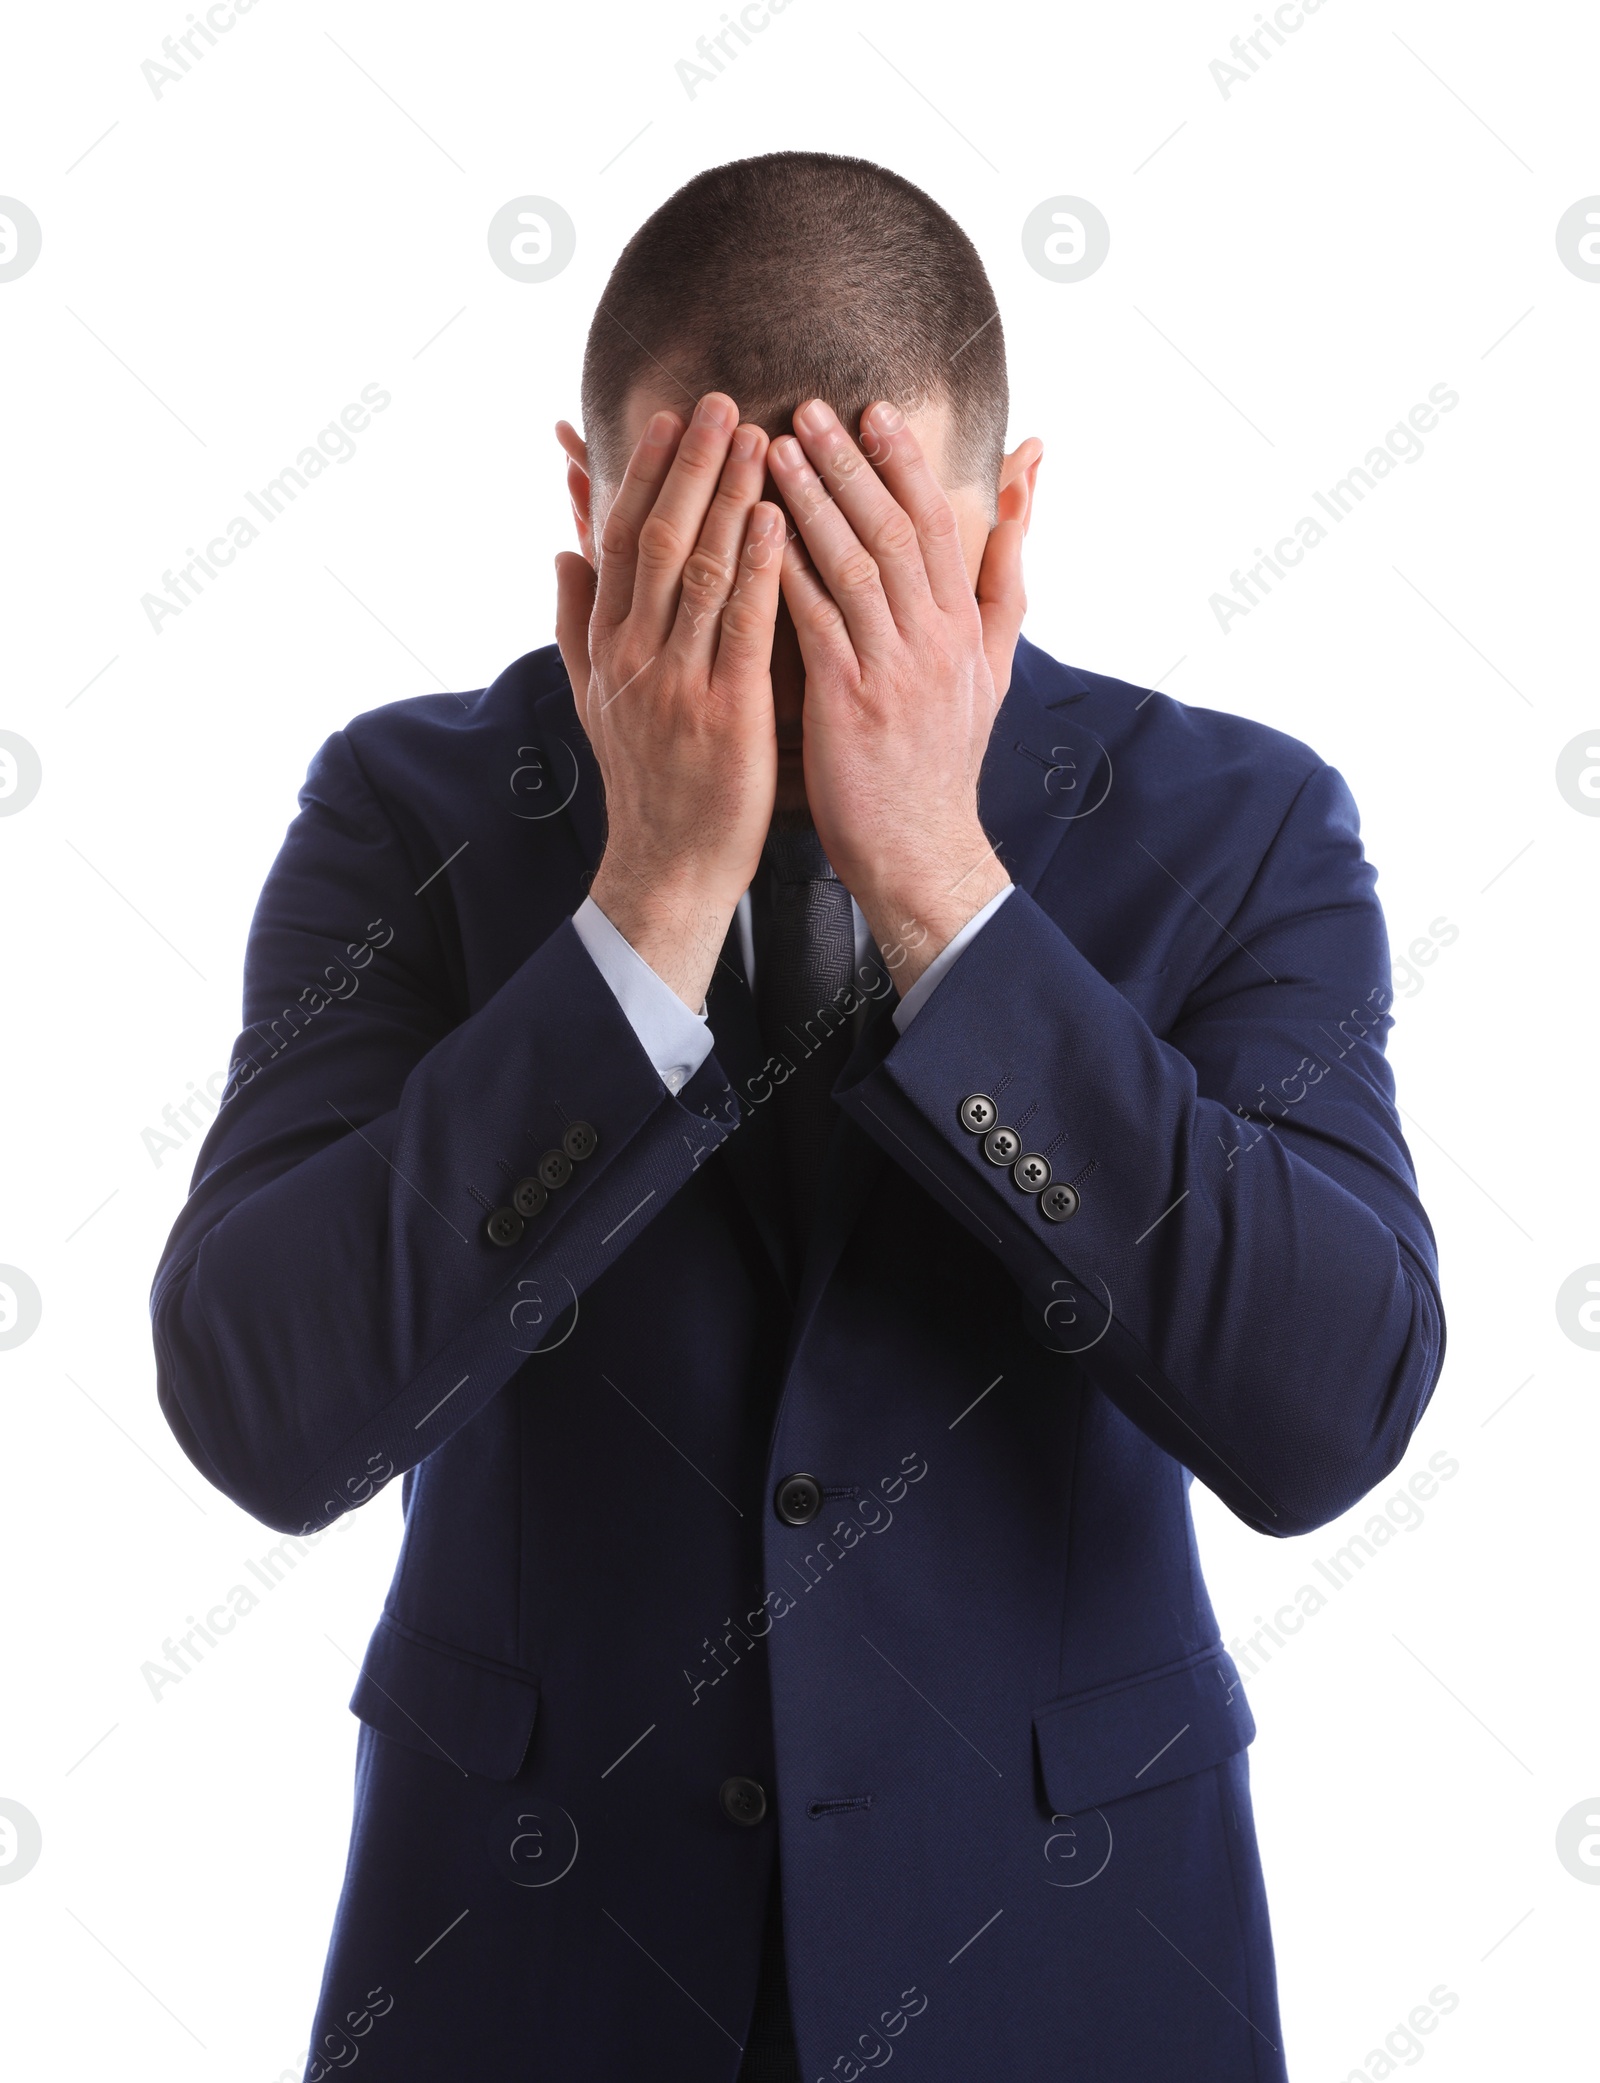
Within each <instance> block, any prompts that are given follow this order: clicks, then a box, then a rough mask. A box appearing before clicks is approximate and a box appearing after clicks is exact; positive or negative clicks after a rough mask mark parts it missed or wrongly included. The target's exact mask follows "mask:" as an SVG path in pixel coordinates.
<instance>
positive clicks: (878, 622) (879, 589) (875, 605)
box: [767, 434, 900, 658]
mask: <svg viewBox="0 0 1600 2083" xmlns="http://www.w3.org/2000/svg"><path fill="white" fill-rule="evenodd" d="M767 461H768V465H769V467H770V469H771V471H772V477H773V482H774V483H775V484H776V485H777V487H778V490H779V492H780V493H781V494H782V496H783V503H784V505H785V506H787V507H788V509H789V511H790V513H791V514H793V515H794V520H795V526H796V527H797V528H798V529H799V530H800V534H801V538H802V539H803V541H804V543H805V546H806V549H807V551H808V552H809V554H810V558H811V563H812V566H813V567H814V571H815V575H816V576H817V577H818V578H820V579H821V581H822V583H823V585H824V586H825V587H826V588H827V590H828V592H829V593H831V594H832V595H833V598H834V599H835V601H837V603H838V605H839V608H840V610H841V612H842V613H843V615H844V620H845V625H846V627H847V628H848V629H849V632H850V641H851V643H852V645H853V646H854V648H855V651H856V654H857V656H858V657H861V658H868V657H882V656H885V655H886V654H887V653H889V652H890V651H891V650H893V649H894V648H895V647H896V646H897V645H898V644H899V641H900V633H899V631H898V629H897V628H896V627H895V620H894V616H893V614H892V613H891V612H890V609H889V602H888V599H887V597H886V595H885V593H884V590H883V584H882V581H881V580H880V578H879V576H878V567H877V564H876V563H875V562H874V560H873V557H872V554H871V552H870V551H869V550H867V549H866V548H865V547H864V545H863V544H862V542H861V539H860V537H859V536H858V535H857V534H856V532H855V530H854V529H853V528H852V527H851V526H850V523H849V522H848V521H847V520H846V519H845V517H844V515H843V514H842V513H841V512H840V511H839V507H838V504H837V502H836V501H835V500H834V499H833V498H832V497H831V496H830V495H829V492H828V489H827V487H826V485H824V484H823V482H822V480H821V478H820V477H818V475H817V473H816V471H815V470H813V469H812V467H811V464H810V461H809V460H808V458H807V456H806V452H805V450H804V449H803V448H802V447H801V446H800V444H799V442H798V441H796V440H795V438H794V436H793V435H792V434H785V435H783V436H782V437H781V438H780V439H779V440H777V441H775V442H774V443H773V444H772V446H771V448H770V449H769V450H768V451H767ZM798 621H799V618H798V616H797V617H796V623H797V625H798Z"/></svg>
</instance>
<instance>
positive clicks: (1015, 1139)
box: [983, 1128, 1022, 1165]
mask: <svg viewBox="0 0 1600 2083" xmlns="http://www.w3.org/2000/svg"><path fill="white" fill-rule="evenodd" d="M983 1154H984V1156H985V1157H987V1158H988V1160H989V1162H990V1163H991V1164H1007V1165H1009V1164H1015V1163H1016V1161H1017V1159H1018V1158H1019V1157H1020V1156H1021V1155H1022V1138H1021V1136H1019V1135H1018V1134H1017V1131H1016V1130H1015V1129H1014V1128H991V1129H990V1131H989V1133H988V1134H987V1135H986V1136H985V1137H984V1139H983Z"/></svg>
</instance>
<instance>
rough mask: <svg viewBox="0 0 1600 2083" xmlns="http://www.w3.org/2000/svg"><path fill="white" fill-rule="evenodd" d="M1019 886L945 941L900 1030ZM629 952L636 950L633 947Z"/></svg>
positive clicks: (898, 1012) (905, 1008) (903, 1008)
mask: <svg viewBox="0 0 1600 2083" xmlns="http://www.w3.org/2000/svg"><path fill="white" fill-rule="evenodd" d="M1015 888H1016V884H1015V883H1014V882H1008V883H1007V884H1006V886H1005V888H1004V889H1003V890H1002V891H1001V892H1000V893H999V895H998V896H995V897H991V898H990V899H989V901H988V903H987V904H986V905H985V906H984V907H983V909H982V911H975V912H974V913H973V914H972V916H971V918H970V919H968V920H967V923H966V924H965V925H964V926H963V927H962V928H961V931H960V932H959V933H957V934H954V935H953V936H952V937H951V938H950V939H949V940H947V941H946V942H945V944H944V946H943V947H942V948H940V950H939V952H938V954H936V955H935V956H934V958H933V960H932V961H931V962H930V963H929V964H928V966H927V968H926V969H925V970H924V971H923V972H922V974H921V976H919V977H918V978H917V980H916V982H915V983H914V984H913V985H912V986H911V989H910V990H909V991H908V992H907V993H906V995H905V996H904V998H902V999H901V1001H900V1003H899V1004H898V1005H897V1006H896V1007H895V1009H894V1012H893V1014H892V1015H891V1018H892V1019H893V1021H894V1024H895V1029H896V1031H897V1032H898V1033H900V1034H904V1033H905V1031H906V1029H907V1028H908V1027H909V1026H910V1025H911V1023H912V1021H913V1020H914V1019H915V1018H916V1017H917V1014H918V1013H919V1012H921V1010H922V1008H923V1006H924V1005H925V1004H926V1003H927V1001H928V1000H929V999H930V998H931V997H932V996H933V994H934V992H935V990H936V989H937V988H938V986H939V983H940V981H941V980H942V979H943V978H944V977H945V976H946V975H947V974H948V973H949V972H950V970H952V969H953V968H954V967H955V964H956V958H957V956H958V955H959V954H960V953H961V950H962V949H963V948H964V947H966V946H967V945H968V943H969V942H970V941H974V940H976V939H977V937H978V935H979V934H980V933H981V932H982V931H983V929H984V927H985V926H986V925H987V924H988V923H989V921H990V919H992V918H993V917H994V915H995V913H996V912H997V911H998V910H999V909H1000V907H1001V905H1002V904H1004V902H1005V901H1006V899H1007V897H1009V896H1010V895H1011V893H1012V891H1013V890H1014V889H1015ZM623 944H624V946H626V945H627V943H626V942H624V943H623ZM629 953H630V954H631V953H632V949H629ZM637 959H638V958H637V957H635V960H637ZM678 1002H679V1004H680V1005H681V1004H682V1003H683V1001H682V1000H681V999H680V1000H679V1001H678Z"/></svg>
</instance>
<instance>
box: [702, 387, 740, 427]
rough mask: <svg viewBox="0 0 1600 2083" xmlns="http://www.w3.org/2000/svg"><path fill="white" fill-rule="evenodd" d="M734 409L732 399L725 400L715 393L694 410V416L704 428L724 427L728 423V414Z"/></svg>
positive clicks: (705, 398)
mask: <svg viewBox="0 0 1600 2083" xmlns="http://www.w3.org/2000/svg"><path fill="white" fill-rule="evenodd" d="M732 408H733V400H732V399H731V398H724V397H723V396H721V395H720V393H713V394H711V395H710V396H708V397H704V398H702V399H701V400H700V403H699V404H698V405H697V406H696V407H695V409H694V416H695V418H696V419H697V420H698V421H699V422H700V424H701V426H702V427H724V426H726V425H727V423H728V413H729V411H730V410H731V409H732Z"/></svg>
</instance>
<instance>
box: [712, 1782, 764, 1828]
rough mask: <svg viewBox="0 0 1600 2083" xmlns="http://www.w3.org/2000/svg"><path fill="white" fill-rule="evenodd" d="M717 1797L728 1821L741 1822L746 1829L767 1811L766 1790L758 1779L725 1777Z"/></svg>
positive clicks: (757, 1821)
mask: <svg viewBox="0 0 1600 2083" xmlns="http://www.w3.org/2000/svg"><path fill="white" fill-rule="evenodd" d="M717 1799H718V1800H719V1801H720V1802H721V1803H722V1812H723V1814H724V1815H725V1816H726V1817H727V1818H728V1820H729V1822H731V1823H743V1824H744V1825H745V1827H746V1828H747V1829H748V1828H749V1827H750V1826H751V1825H752V1824H754V1823H759V1822H760V1820H761V1818H762V1817H763V1816H764V1815H765V1814H766V1812H767V1792H766V1788H765V1787H763V1786H762V1784H761V1782H760V1780H759V1779H738V1778H734V1779H725V1780H724V1781H723V1782H722V1787H721V1790H720V1792H719V1793H718V1795H717Z"/></svg>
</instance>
